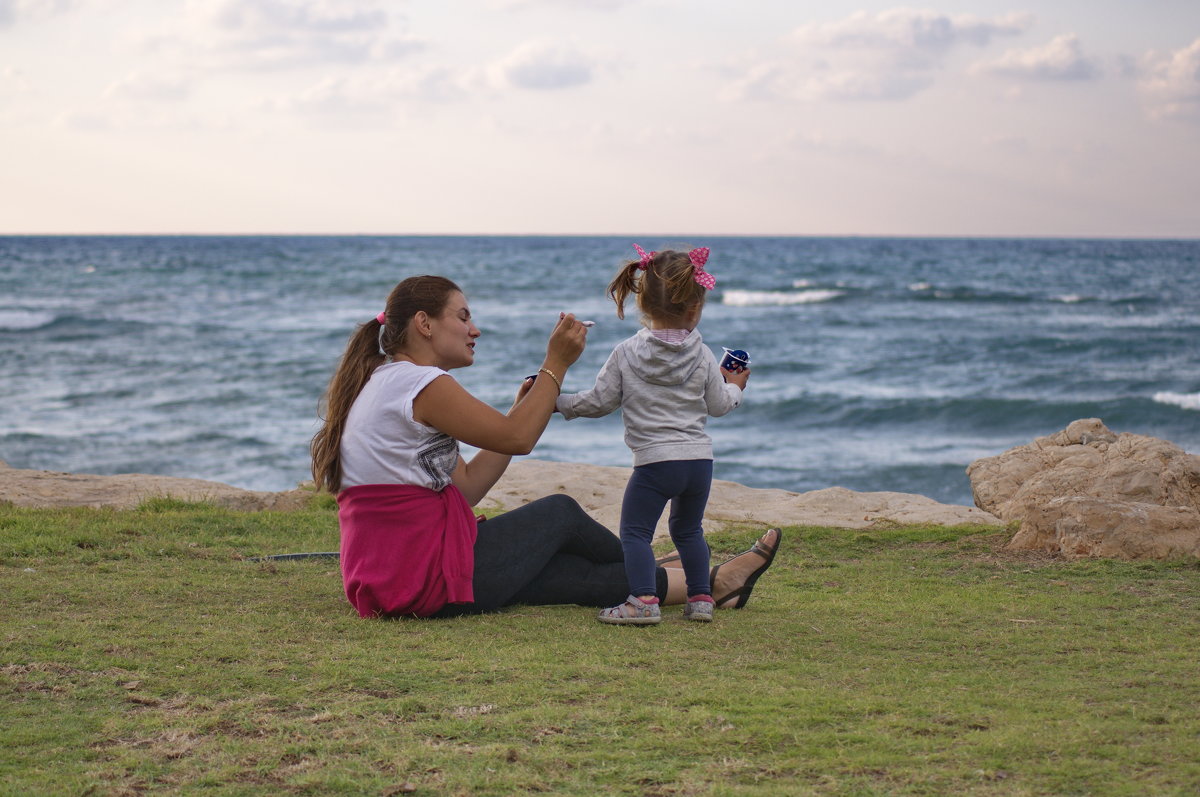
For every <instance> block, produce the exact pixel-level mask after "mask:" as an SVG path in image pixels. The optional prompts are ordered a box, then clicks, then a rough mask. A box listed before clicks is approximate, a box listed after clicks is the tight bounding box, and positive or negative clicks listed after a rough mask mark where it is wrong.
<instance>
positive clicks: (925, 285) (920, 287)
mask: <svg viewBox="0 0 1200 797" xmlns="http://www.w3.org/2000/svg"><path fill="white" fill-rule="evenodd" d="M932 288H933V284H932V283H929V282H914V283H913V284H912V285H909V286H908V289H909V290H910V291H913V292H918V291H928V290H931V289H932Z"/></svg>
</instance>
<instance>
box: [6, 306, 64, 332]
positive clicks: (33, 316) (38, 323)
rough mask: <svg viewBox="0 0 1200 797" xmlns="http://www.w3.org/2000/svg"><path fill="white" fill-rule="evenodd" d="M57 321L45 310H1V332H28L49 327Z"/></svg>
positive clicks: (53, 315) (54, 316) (52, 314)
mask: <svg viewBox="0 0 1200 797" xmlns="http://www.w3.org/2000/svg"><path fill="white" fill-rule="evenodd" d="M57 319H58V316H56V315H55V314H54V313H48V312H46V311H45V310H0V332H28V331H29V330H31V329H41V328H42V327H48V326H50V325H51V324H53V323H54V322H55V321H56V320H57Z"/></svg>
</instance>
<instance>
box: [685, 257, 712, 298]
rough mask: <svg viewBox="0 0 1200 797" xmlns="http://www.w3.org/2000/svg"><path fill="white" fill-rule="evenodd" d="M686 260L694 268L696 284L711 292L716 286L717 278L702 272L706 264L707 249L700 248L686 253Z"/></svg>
mask: <svg viewBox="0 0 1200 797" xmlns="http://www.w3.org/2000/svg"><path fill="white" fill-rule="evenodd" d="M688 260H691V261H692V265H693V266H695V267H696V274H695V276H696V282H698V283H699V284H700V286H701V287H702V288H704V289H705V290H707V291H711V290H712V289H713V288H714V287H715V286H716V284H717V278H716V277H714V276H713V275H712V274H709V273H708V272H707V271H705V270H704V264H705V263H707V262H708V247H707V246H701V247H698V248H696V249H693V250H692V251H690V252H688Z"/></svg>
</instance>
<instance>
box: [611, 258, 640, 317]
mask: <svg viewBox="0 0 1200 797" xmlns="http://www.w3.org/2000/svg"><path fill="white" fill-rule="evenodd" d="M640 273H641V264H640V262H639V261H637V260H633V261H630V262H629V263H626V264H625V267H624V268H622V269H621V270H620V271H618V272H617V276H615V277H613V281H612V282H610V283H609V284H608V296H609V298H610V299H612V300H613V301H614V302H616V303H617V318H624V317H625V300H626V299H628V298H629V297H630V296H631V295H633V294H636V293H637V292H638V289H639V287H638V275H639V274H640Z"/></svg>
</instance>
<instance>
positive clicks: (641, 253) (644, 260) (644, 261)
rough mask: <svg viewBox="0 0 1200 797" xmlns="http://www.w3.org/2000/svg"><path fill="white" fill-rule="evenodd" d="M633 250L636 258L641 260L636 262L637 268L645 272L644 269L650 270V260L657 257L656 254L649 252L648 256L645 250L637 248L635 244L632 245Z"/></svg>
mask: <svg viewBox="0 0 1200 797" xmlns="http://www.w3.org/2000/svg"><path fill="white" fill-rule="evenodd" d="M633 248H634V249H636V250H637V253H638V257H640V258H641V260H640V261H639V262H638V268H639V269H641V270H642V271H645V270H646V269H648V268H650V258H652V257H654V256H655V255H657V254H658V252H650V253H649V254H647V253H646V250H645V249H643V248H642V247H640V246H638V245H637V244H634V245H633Z"/></svg>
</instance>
